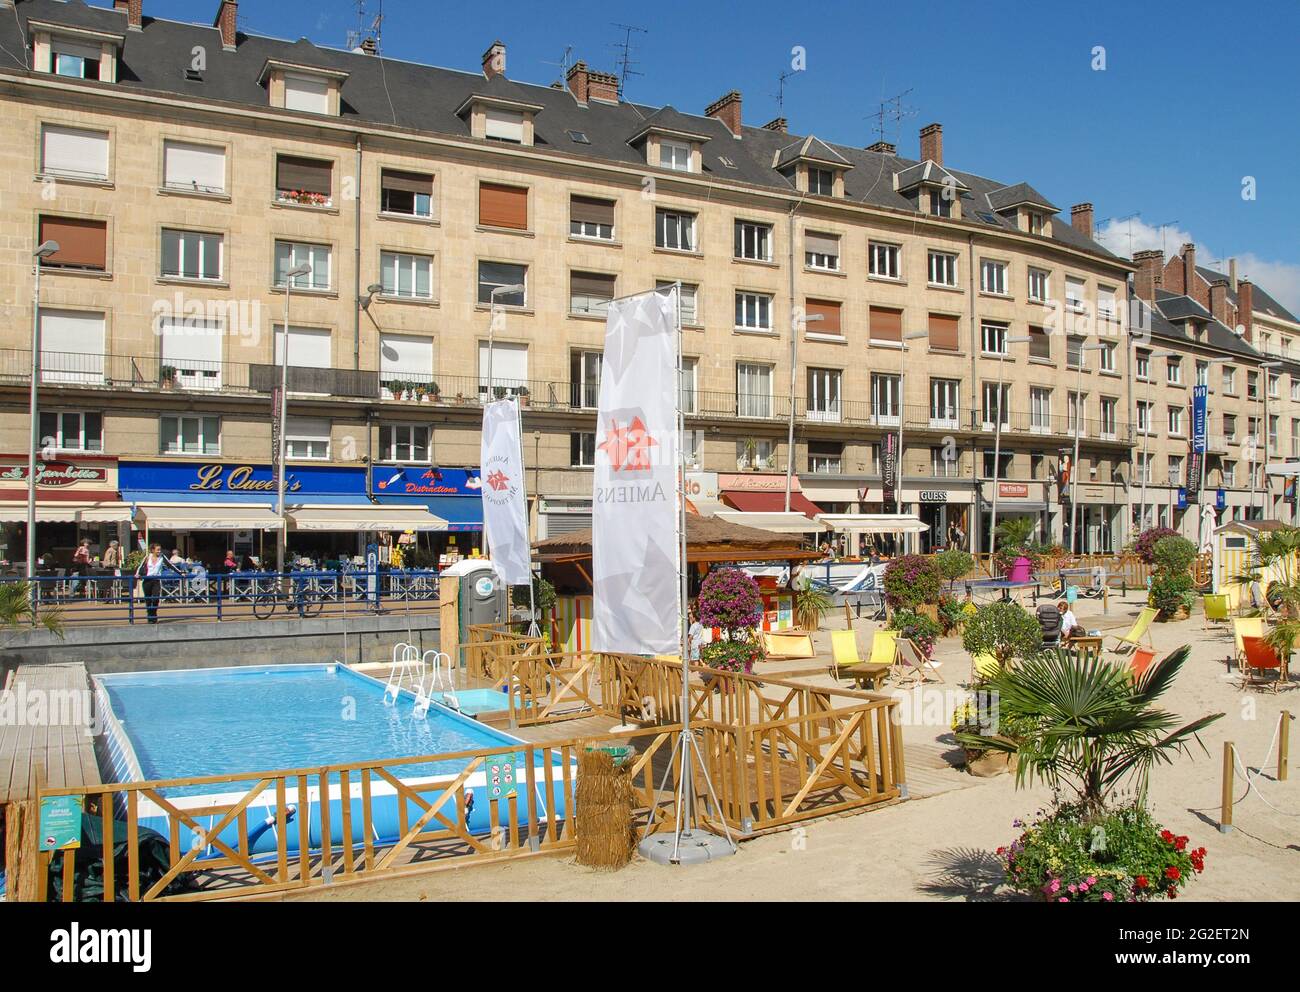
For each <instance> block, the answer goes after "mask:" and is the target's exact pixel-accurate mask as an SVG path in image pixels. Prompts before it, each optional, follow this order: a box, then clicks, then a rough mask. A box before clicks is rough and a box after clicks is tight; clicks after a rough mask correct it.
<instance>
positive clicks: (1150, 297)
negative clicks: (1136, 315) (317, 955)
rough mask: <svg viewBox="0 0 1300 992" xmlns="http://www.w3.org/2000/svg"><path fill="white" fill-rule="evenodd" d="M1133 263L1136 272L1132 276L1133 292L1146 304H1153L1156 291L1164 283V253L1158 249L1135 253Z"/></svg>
mask: <svg viewBox="0 0 1300 992" xmlns="http://www.w3.org/2000/svg"><path fill="white" fill-rule="evenodd" d="M1133 261H1135V262H1137V264H1138V270H1137V272H1135V273H1134V274H1133V292H1134V293H1135V294H1136V295H1137V296H1138V297H1139V298H1140V299H1143V300H1146V301H1147V302H1148V303H1154V302H1155V299H1156V290H1157V289H1159V288H1160V286H1161V283H1162V282H1163V281H1164V278H1163V277H1164V268H1165V253H1164V252H1163V251H1161V250H1160V249H1158V248H1156V249H1152V250H1149V251H1135V252H1134V253H1133Z"/></svg>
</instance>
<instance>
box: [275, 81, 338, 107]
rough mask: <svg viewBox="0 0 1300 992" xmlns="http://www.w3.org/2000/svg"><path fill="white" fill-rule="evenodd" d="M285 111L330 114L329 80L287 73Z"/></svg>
mask: <svg viewBox="0 0 1300 992" xmlns="http://www.w3.org/2000/svg"><path fill="white" fill-rule="evenodd" d="M284 109H285V110H303V111H306V112H307V113H309V114H328V113H329V112H330V83H329V80H328V79H322V78H321V77H320V76H306V75H301V74H299V73H295V72H287V73H285V75H284Z"/></svg>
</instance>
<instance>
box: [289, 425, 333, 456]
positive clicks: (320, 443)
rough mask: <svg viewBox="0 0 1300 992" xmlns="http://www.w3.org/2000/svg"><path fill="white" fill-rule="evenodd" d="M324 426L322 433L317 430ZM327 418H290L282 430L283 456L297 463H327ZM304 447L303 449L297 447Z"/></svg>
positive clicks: (328, 426) (328, 452) (329, 426)
mask: <svg viewBox="0 0 1300 992" xmlns="http://www.w3.org/2000/svg"><path fill="white" fill-rule="evenodd" d="M321 425H324V431H321V430H320V429H319V428H320V426H321ZM330 429H331V423H330V419H329V418H328V417H297V416H290V417H289V418H288V419H287V421H286V423H285V429H284V454H285V457H286V458H294V459H297V460H299V461H312V462H327V461H329V458H330ZM300 445H305V447H298V446H300Z"/></svg>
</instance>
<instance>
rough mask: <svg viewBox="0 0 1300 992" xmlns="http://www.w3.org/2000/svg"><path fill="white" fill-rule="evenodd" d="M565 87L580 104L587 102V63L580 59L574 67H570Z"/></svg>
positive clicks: (565, 76) (565, 78) (566, 74)
mask: <svg viewBox="0 0 1300 992" xmlns="http://www.w3.org/2000/svg"><path fill="white" fill-rule="evenodd" d="M564 82H565V85H567V86H568V87H569V92H570V93H572V94H573V98H574V99H575V100H577V101H578V102H579V103H586V102H587V63H586V62H583V61H582V60H581V59H579V60H578V61H577V62H575V63H573V65H571V66H569V71H568V72H567V73H565V75H564Z"/></svg>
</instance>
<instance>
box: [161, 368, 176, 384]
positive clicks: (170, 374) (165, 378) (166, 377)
mask: <svg viewBox="0 0 1300 992" xmlns="http://www.w3.org/2000/svg"><path fill="white" fill-rule="evenodd" d="M158 384H159V385H160V386H162V388H163V389H171V388H172V387H173V386H174V385H176V366H175V365H160V366H158Z"/></svg>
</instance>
